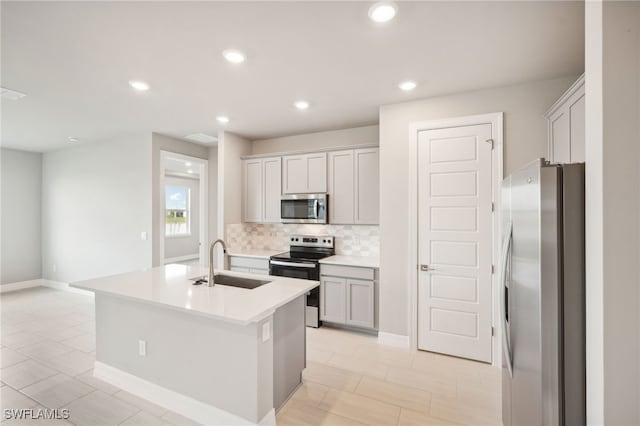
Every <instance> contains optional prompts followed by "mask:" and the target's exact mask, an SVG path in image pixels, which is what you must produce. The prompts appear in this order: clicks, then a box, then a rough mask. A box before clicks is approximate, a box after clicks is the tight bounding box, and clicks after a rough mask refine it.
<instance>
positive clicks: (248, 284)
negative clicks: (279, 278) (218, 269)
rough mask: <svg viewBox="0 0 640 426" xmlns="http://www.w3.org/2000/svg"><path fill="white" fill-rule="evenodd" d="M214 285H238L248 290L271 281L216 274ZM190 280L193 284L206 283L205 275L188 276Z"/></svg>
mask: <svg viewBox="0 0 640 426" xmlns="http://www.w3.org/2000/svg"><path fill="white" fill-rule="evenodd" d="M214 279H215V283H216V284H215V285H226V286H229V287H239V288H246V289H249V290H253V289H254V288H258V287H260V286H262V285H265V284H268V283H270V282H271V281H267V280H254V279H251V278H242V277H235V276H233V275H225V274H216V276H215V277H214ZM190 280H191V281H194V285H200V284H206V283H207V282H208V277H207V276H200V277H194V278H190Z"/></svg>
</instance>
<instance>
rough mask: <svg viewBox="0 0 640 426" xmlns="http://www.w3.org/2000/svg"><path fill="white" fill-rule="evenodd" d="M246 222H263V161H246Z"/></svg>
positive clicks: (244, 175)
mask: <svg viewBox="0 0 640 426" xmlns="http://www.w3.org/2000/svg"><path fill="white" fill-rule="evenodd" d="M243 177H244V200H243V201H244V203H243V205H244V215H243V216H244V221H245V222H261V221H262V160H261V159H255V160H244V167H243Z"/></svg>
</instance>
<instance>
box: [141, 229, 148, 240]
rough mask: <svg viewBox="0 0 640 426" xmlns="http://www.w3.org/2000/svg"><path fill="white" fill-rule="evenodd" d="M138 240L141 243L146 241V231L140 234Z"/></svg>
mask: <svg viewBox="0 0 640 426" xmlns="http://www.w3.org/2000/svg"><path fill="white" fill-rule="evenodd" d="M140 239H141V240H142V241H147V231H142V232H141V233H140Z"/></svg>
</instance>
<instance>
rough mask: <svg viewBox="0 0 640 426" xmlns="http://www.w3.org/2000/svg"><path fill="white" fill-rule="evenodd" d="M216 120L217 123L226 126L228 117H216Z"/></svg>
mask: <svg viewBox="0 0 640 426" xmlns="http://www.w3.org/2000/svg"><path fill="white" fill-rule="evenodd" d="M216 120H218V123H222V124H227V123H228V122H229V117H227V116H226V115H219V116H217V117H216Z"/></svg>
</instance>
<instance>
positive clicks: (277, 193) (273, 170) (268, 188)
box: [262, 157, 282, 222]
mask: <svg viewBox="0 0 640 426" xmlns="http://www.w3.org/2000/svg"><path fill="white" fill-rule="evenodd" d="M262 164H263V165H262V171H263V184H264V194H263V203H264V204H263V207H262V211H263V217H262V221H263V222H280V198H281V195H282V160H281V159H280V157H277V158H265V159H264V160H262Z"/></svg>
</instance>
